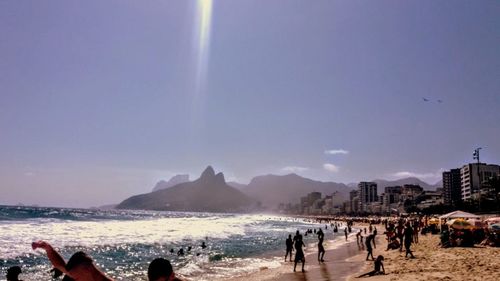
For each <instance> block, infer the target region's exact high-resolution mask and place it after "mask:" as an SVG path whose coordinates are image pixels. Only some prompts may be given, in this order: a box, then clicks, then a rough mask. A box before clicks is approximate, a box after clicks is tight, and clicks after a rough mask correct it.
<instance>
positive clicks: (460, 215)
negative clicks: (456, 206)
mask: <svg viewBox="0 0 500 281" xmlns="http://www.w3.org/2000/svg"><path fill="white" fill-rule="evenodd" d="M458 218H463V219H479V218H480V216H478V215H474V214H471V213H467V212H464V211H454V212H451V213H448V214H445V215H442V216H440V217H439V219H458Z"/></svg>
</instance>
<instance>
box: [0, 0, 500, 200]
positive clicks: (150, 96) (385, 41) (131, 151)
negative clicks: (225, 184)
mask: <svg viewBox="0 0 500 281" xmlns="http://www.w3.org/2000/svg"><path fill="white" fill-rule="evenodd" d="M499 14H500V4H499V2H498V1H485V0H481V1H461V0H456V1H426V0H424V1H420V0H419V1H386V0H381V1H331V0H316V1H295V0H276V1H264V0H257V1H255V0H254V1H247V0H238V1H218V0H215V1H213V2H212V1H206V0H200V1H193V0H191V1H186V0H178V1H123V0H120V1H94V0H87V1H84V2H74V1H62V0H53V1H35V0H32V1H0V34H1V40H0V85H1V89H0V192H1V194H2V195H1V196H0V204H18V203H23V204H38V205H47V206H65V207H89V206H99V205H103V204H110V203H118V202H120V201H121V200H123V199H125V198H127V197H129V196H131V195H135V194H139V193H145V192H149V191H150V190H151V189H152V188H153V186H154V184H155V183H156V182H157V181H159V180H161V179H166V180H168V179H169V178H170V177H171V176H173V175H175V174H178V173H188V174H190V175H191V177H192V178H196V177H198V176H199V174H200V173H201V172H202V171H203V169H204V168H205V167H206V166H207V165H212V166H213V167H214V168H215V170H216V171H222V172H223V173H224V174H225V176H226V179H227V180H233V181H238V182H241V183H248V182H249V181H250V180H251V178H252V177H254V176H257V175H262V174H287V173H291V172H295V173H297V174H299V175H302V176H305V177H310V178H313V179H316V180H323V181H335V182H344V183H351V182H357V181H361V180H373V179H376V178H384V179H396V178H401V177H406V176H418V177H420V178H421V179H422V180H424V181H427V182H430V183H435V182H437V181H439V180H440V178H441V173H442V171H443V170H447V169H451V168H456V167H460V166H461V165H463V164H465V163H469V162H472V161H473V160H472V151H473V150H474V149H475V148H476V147H482V150H481V160H482V161H483V162H487V163H496V164H500V123H499V121H500V55H499V52H498V49H499V46H500V17H499V16H498V15H499ZM424 98H425V100H424ZM426 100H427V101H426ZM440 101H441V102H440Z"/></svg>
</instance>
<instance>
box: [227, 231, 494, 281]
mask: <svg viewBox="0 0 500 281" xmlns="http://www.w3.org/2000/svg"><path fill="white" fill-rule="evenodd" d="M360 226H361V225H359V224H358V225H356V226H355V227H360ZM363 227H364V226H363ZM377 228H379V229H380V228H381V227H377ZM351 235H352V234H351ZM376 244H377V248H375V249H374V251H373V255H374V256H375V257H376V256H378V255H383V256H384V259H385V260H384V267H385V271H386V275H379V276H373V277H365V278H368V280H373V281H388V280H391V281H393V280H493V279H494V278H493V276H500V263H499V262H498V258H499V257H500V248H491V247H478V246H476V247H473V248H459V247H456V248H446V249H445V248H441V247H439V246H438V244H439V235H430V234H429V235H426V236H423V235H420V236H419V243H418V244H413V245H412V250H413V253H414V255H415V256H416V258H415V259H407V258H405V252H404V251H403V252H399V251H398V250H391V251H385V249H386V246H387V242H386V240H385V235H383V234H380V235H377V240H376ZM309 250H311V249H309ZM365 259H366V251H365V250H359V248H358V246H357V244H356V238H355V236H353V235H352V236H350V237H349V242H347V243H345V244H342V245H339V246H338V247H336V248H334V249H329V250H327V251H326V255H325V262H324V263H318V262H317V258H316V252H312V253H311V252H309V254H307V255H306V266H305V268H306V272H305V273H302V272H300V270H299V269H300V264H298V265H297V269H298V270H297V272H293V263H291V262H286V263H285V262H283V263H282V265H281V266H280V267H279V268H275V269H268V268H262V269H261V270H260V271H259V272H257V273H253V274H249V275H247V276H242V277H237V278H232V279H228V280H229V281H236V280H240V281H250V280H269V281H270V280H274V281H276V280H280V281H286V280H347V281H354V280H359V279H358V278H356V277H357V276H359V275H361V274H363V273H366V272H369V271H371V270H373V262H371V261H366V260H365ZM365 278H362V279H365Z"/></svg>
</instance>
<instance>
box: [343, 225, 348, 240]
mask: <svg viewBox="0 0 500 281" xmlns="http://www.w3.org/2000/svg"><path fill="white" fill-rule="evenodd" d="M344 235H345V241H347V227H346V228H345V229H344Z"/></svg>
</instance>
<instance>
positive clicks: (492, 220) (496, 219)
mask: <svg viewBox="0 0 500 281" xmlns="http://www.w3.org/2000/svg"><path fill="white" fill-rule="evenodd" d="M484 222H486V223H488V224H493V223H500V217H494V218H489V219H486V220H484Z"/></svg>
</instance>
